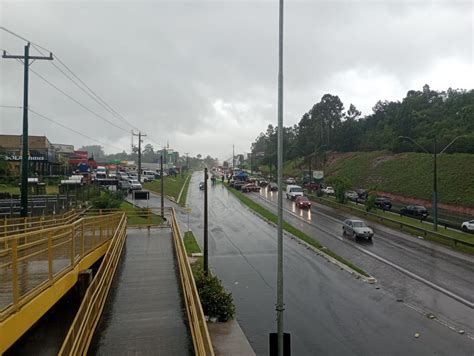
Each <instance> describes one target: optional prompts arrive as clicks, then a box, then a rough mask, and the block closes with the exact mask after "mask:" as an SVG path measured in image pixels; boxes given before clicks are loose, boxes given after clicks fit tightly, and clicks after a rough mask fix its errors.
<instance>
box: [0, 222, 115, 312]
mask: <svg viewBox="0 0 474 356" xmlns="http://www.w3.org/2000/svg"><path fill="white" fill-rule="evenodd" d="M121 217H122V214H114V215H111V216H110V217H107V218H104V217H101V216H96V217H85V218H81V219H79V220H77V221H75V222H73V223H71V224H67V225H61V226H54V227H50V228H46V229H42V230H35V231H30V232H25V233H22V234H17V235H12V236H7V237H1V238H0V247H1V249H0V321H2V320H5V319H6V318H8V317H9V316H10V315H12V314H14V313H15V312H16V311H17V310H19V309H21V308H22V306H24V305H26V304H27V303H28V302H30V301H31V300H32V299H33V298H35V297H36V296H38V295H39V294H40V293H42V292H43V291H44V290H45V289H47V288H48V287H50V286H51V285H53V284H54V283H55V282H56V281H58V280H59V279H60V278H61V277H62V276H64V275H65V274H67V273H68V272H69V271H71V270H72V269H74V267H75V266H76V265H78V264H79V262H80V261H81V260H82V259H83V258H84V257H85V256H86V255H88V254H89V253H90V252H92V251H94V250H95V249H96V248H98V247H99V246H101V245H102V244H104V243H105V242H107V241H108V240H110V239H111V238H112V236H113V235H114V232H115V231H116V228H117V225H118V223H119V221H120V218H121Z"/></svg>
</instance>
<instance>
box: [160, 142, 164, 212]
mask: <svg viewBox="0 0 474 356" xmlns="http://www.w3.org/2000/svg"><path fill="white" fill-rule="evenodd" d="M164 179H165V177H164V176H163V151H161V156H160V180H161V182H160V185H161V197H160V198H161V218H162V219H163V220H164V218H165V190H164V182H163V181H164Z"/></svg>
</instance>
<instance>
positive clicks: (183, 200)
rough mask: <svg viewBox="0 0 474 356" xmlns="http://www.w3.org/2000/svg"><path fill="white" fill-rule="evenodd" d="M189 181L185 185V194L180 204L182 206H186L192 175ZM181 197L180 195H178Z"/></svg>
mask: <svg viewBox="0 0 474 356" xmlns="http://www.w3.org/2000/svg"><path fill="white" fill-rule="evenodd" d="M188 177H189V179H188V180H187V181H186V182H185V183H184V188H183V192H182V193H181V198H180V200H179V202H178V204H179V205H180V206H185V205H186V197H187V196H188V189H189V182H190V181H191V175H188ZM178 195H179V193H178Z"/></svg>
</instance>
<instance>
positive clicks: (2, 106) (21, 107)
mask: <svg viewBox="0 0 474 356" xmlns="http://www.w3.org/2000/svg"><path fill="white" fill-rule="evenodd" d="M0 108H6V109H23V106H13V105H0Z"/></svg>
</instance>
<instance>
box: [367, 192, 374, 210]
mask: <svg viewBox="0 0 474 356" xmlns="http://www.w3.org/2000/svg"><path fill="white" fill-rule="evenodd" d="M375 208H376V206H375V195H373V194H369V196H368V197H367V199H366V200H365V210H366V211H371V210H374V209H375Z"/></svg>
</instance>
